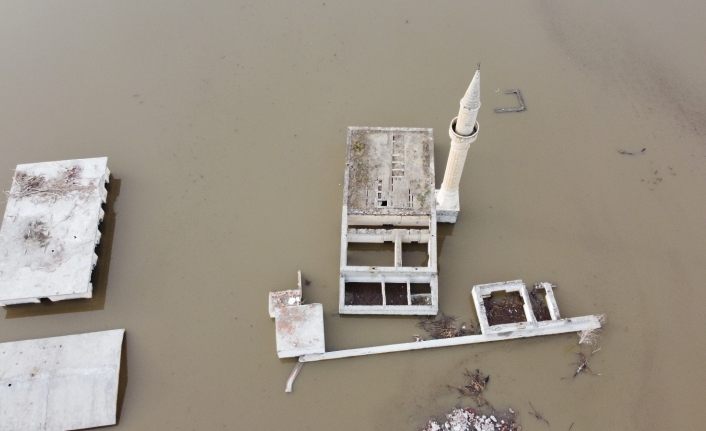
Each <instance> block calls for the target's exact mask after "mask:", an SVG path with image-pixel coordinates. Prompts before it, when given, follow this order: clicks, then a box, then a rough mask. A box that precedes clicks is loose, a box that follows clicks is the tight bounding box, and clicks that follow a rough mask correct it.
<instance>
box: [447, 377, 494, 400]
mask: <svg viewBox="0 0 706 431" xmlns="http://www.w3.org/2000/svg"><path fill="white" fill-rule="evenodd" d="M463 375H464V376H465V377H466V384H464V385H463V386H461V387H454V389H456V390H457V391H458V393H459V394H461V395H462V396H465V397H470V398H472V399H473V400H474V401H475V402H476V404H477V405H478V407H481V406H485V405H489V404H488V401H487V400H486V399H485V398H484V397H483V391H485V388H486V386H488V382H489V381H490V376H487V375H485V374H483V373H481V372H480V370H478V369H476V370H475V371H473V372H470V371H468V370H466V372H465V373H463Z"/></svg>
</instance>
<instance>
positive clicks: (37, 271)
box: [0, 157, 110, 305]
mask: <svg viewBox="0 0 706 431" xmlns="http://www.w3.org/2000/svg"><path fill="white" fill-rule="evenodd" d="M107 163H108V159H107V157H100V158H94V159H81V160H63V161H57V162H45V163H32V164H24V165H18V166H17V168H16V169H15V175H14V178H13V182H12V187H11V189H10V191H9V192H8V201H7V206H6V208H5V215H4V217H3V221H2V227H1V228H0V305H11V304H22V303H37V302H40V300H41V299H42V298H49V299H50V300H52V301H60V300H66V299H76V298H90V297H91V296H92V294H93V286H92V285H91V274H92V272H93V267H94V266H95V265H96V263H97V259H98V256H97V255H96V253H95V248H96V245H97V244H98V242H99V241H100V238H101V233H100V231H99V230H98V225H99V223H100V222H101V220H102V219H103V215H104V212H103V209H102V205H103V204H104V203H105V202H106V199H107V190H106V187H105V184H106V183H107V182H108V179H109V176H110V172H109V170H108V167H107Z"/></svg>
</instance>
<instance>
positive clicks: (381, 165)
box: [338, 127, 439, 315]
mask: <svg viewBox="0 0 706 431" xmlns="http://www.w3.org/2000/svg"><path fill="white" fill-rule="evenodd" d="M343 196H344V199H343V213H342V215H341V275H340V290H339V307H338V310H339V313H341V314H419V315H425V314H426V315H434V314H436V313H437V311H438V308H439V304H438V274H437V266H436V211H435V202H434V138H433V135H432V131H431V129H411V128H395V127H350V128H348V158H347V163H346V173H345V180H344V187H343ZM415 245H416V246H417V249H418V248H419V246H421V252H422V253H423V255H424V258H423V259H422V260H421V261H422V262H423V263H421V264H419V265H415V264H412V263H409V262H407V259H406V253H405V251H406V248H407V247H410V248H411V247H413V246H415ZM386 251H387V253H385V252H386ZM366 258H367V260H366ZM371 258H372V259H371Z"/></svg>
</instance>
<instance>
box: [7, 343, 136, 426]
mask: <svg viewBox="0 0 706 431" xmlns="http://www.w3.org/2000/svg"><path fill="white" fill-rule="evenodd" d="M124 336H125V330H124V329H115V330H111V331H102V332H93V333H88V334H79V335H68V336H63V337H53V338H43V339H37V340H25V341H14V342H9V343H1V344H0V370H2V372H0V429H2V430H3V431H26V430H46V431H64V430H78V429H87V428H95V427H102V426H107V425H115V423H116V419H117V418H116V414H117V400H118V386H119V380H120V362H121V355H122V345H123V338H124Z"/></svg>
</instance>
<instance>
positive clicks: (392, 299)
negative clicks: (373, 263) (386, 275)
mask: <svg viewBox="0 0 706 431" xmlns="http://www.w3.org/2000/svg"><path fill="white" fill-rule="evenodd" d="M385 304H386V305H407V283H385Z"/></svg>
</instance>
